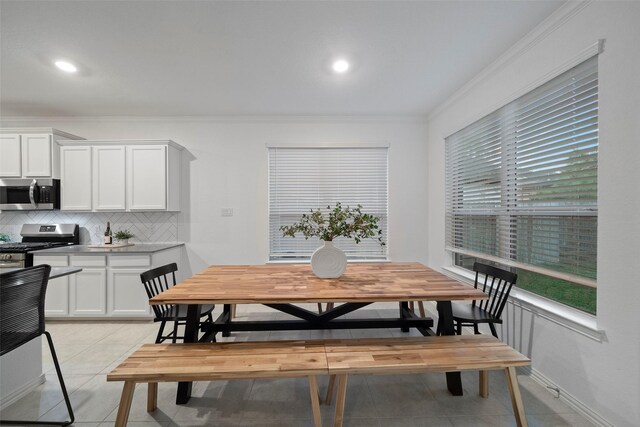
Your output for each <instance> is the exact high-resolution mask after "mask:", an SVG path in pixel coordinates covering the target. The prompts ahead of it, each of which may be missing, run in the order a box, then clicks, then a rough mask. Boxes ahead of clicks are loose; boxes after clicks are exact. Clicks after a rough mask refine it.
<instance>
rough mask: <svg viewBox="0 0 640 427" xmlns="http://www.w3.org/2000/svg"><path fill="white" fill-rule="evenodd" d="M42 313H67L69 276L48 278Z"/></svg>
mask: <svg viewBox="0 0 640 427" xmlns="http://www.w3.org/2000/svg"><path fill="white" fill-rule="evenodd" d="M44 314H45V316H47V317H50V316H56V317H58V316H67V315H68V314H69V276H63V277H58V278H57V279H51V280H49V283H48V284H47V294H46V297H45V304H44Z"/></svg>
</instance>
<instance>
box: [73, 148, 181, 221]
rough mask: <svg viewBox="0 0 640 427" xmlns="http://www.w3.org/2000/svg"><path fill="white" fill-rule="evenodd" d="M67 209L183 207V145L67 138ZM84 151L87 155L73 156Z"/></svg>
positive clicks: (136, 209)
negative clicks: (181, 202) (76, 141)
mask: <svg viewBox="0 0 640 427" xmlns="http://www.w3.org/2000/svg"><path fill="white" fill-rule="evenodd" d="M61 145H62V175H63V179H62V180H61V187H62V188H61V192H62V203H61V209H62V210H72V211H77V210H88V211H179V210H180V194H179V192H180V164H181V152H182V149H183V147H182V146H180V145H178V144H176V143H175V142H173V141H169V140H121V141H82V142H78V143H73V142H62V143H61ZM78 150H85V151H84V152H83V154H82V156H83V158H84V160H83V161H82V162H80V164H79V163H77V161H76V160H73V158H75V157H78V156H80V154H79V151H78Z"/></svg>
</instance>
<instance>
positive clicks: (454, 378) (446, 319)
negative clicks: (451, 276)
mask: <svg viewBox="0 0 640 427" xmlns="http://www.w3.org/2000/svg"><path fill="white" fill-rule="evenodd" d="M438 331H439V332H440V334H442V335H455V334H456V332H455V329H454V327H453V311H452V309H451V301H438ZM446 375H447V388H448V389H449V391H450V392H451V394H453V395H454V396H462V378H461V376H460V372H447V374H446Z"/></svg>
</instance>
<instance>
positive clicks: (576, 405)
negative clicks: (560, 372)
mask: <svg viewBox="0 0 640 427" xmlns="http://www.w3.org/2000/svg"><path fill="white" fill-rule="evenodd" d="M518 371H519V372H521V373H522V374H524V375H528V376H530V377H531V379H533V380H534V381H536V382H537V383H539V384H540V385H542V386H543V387H545V388H546V389H547V390H549V391H550V393H552V394H554V395H556V394H557V396H558V398H559V399H560V400H561V401H562V402H563V403H565V404H566V405H567V406H569V407H570V408H571V409H573V410H574V411H576V412H577V413H579V414H580V415H582V416H583V417H585V418H586V419H588V420H589V421H591V422H592V423H593V424H594V425H596V426H598V427H614V425H613V424H611V423H610V422H609V421H607V420H605V419H604V418H602V417H601V416H600V415H599V414H598V413H596V412H595V411H594V410H593V409H591V408H590V407H589V406H587V405H585V404H584V403H582V402H581V401H579V400H578V399H576V398H575V397H574V396H573V395H572V394H571V393H569V392H568V391H567V390H565V389H563V388H561V387H559V386H558V385H557V384H555V383H554V382H553V381H551V380H550V379H549V378H547V377H546V376H544V375H543V374H541V373H540V372H539V371H537V370H536V369H533V368H531V367H529V366H525V367H523V368H518Z"/></svg>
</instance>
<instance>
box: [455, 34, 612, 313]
mask: <svg viewBox="0 0 640 427" xmlns="http://www.w3.org/2000/svg"><path fill="white" fill-rule="evenodd" d="M600 49H601V46H600V45H598V51H597V52H594V53H593V54H591V55H589V56H587V57H580V58H579V59H580V60H579V61H575V63H573V64H570V65H568V66H566V67H565V68H564V69H562V70H560V71H559V72H557V73H555V75H553V76H551V78H547V79H545V80H543V81H540V82H539V83H537V84H536V85H535V86H534V87H533V88H530V89H529V88H528V89H527V91H526V92H524V93H522V94H521V95H519V96H516V97H513V98H512V99H511V100H510V101H508V102H505V103H503V104H502V105H501V106H499V107H498V108H494V109H492V111H491V112H490V113H489V114H486V115H484V116H483V117H481V118H479V119H478V120H475V121H473V122H471V123H470V124H468V125H467V126H464V127H461V128H459V129H460V130H459V131H458V132H461V131H464V130H466V129H467V128H469V127H472V126H473V125H475V124H476V123H479V122H481V121H482V120H484V119H490V116H492V115H494V114H506V115H509V114H510V112H509V111H506V112H505V111H503V112H501V111H500V110H503V109H506V108H507V107H508V106H509V104H510V103H512V102H514V101H517V100H518V99H520V98H524V97H526V96H527V95H528V94H529V93H530V92H531V91H534V90H535V89H537V88H538V87H540V86H542V85H544V84H546V83H548V82H550V81H552V80H553V79H554V78H555V77H557V76H559V75H560V74H562V73H564V72H566V71H569V70H570V69H572V68H573V67H576V66H579V65H580V64H581V63H582V62H585V61H587V60H589V59H591V58H592V57H593V56H595V54H597V53H599V52H600ZM595 67H596V73H597V60H596V65H595ZM597 116H598V113H596V127H597ZM453 134H454V133H451V135H453ZM446 139H447V138H445V140H446ZM505 145H506V146H507V148H512V149H514V150H515V145H512V146H510V147H509V145H508V144H505V143H503V142H501V143H500V148H501V149H503V150H504V149H505ZM596 150H597V148H596ZM596 156H597V154H596ZM506 157H508V158H509V159H511V158H513V153H507V154H506ZM501 165H502V166H501V168H500V174H501V177H500V183H499V186H500V188H503V187H504V186H505V182H508V181H505V180H503V178H504V175H506V174H507V173H508V168H507V167H504V165H505V161H504V160H501ZM450 173H451V171H450V170H449V167H448V160H447V167H446V168H445V176H446V184H445V187H446V188H447V190H446V192H445V193H446V196H445V197H446V204H445V216H446V217H447V220H446V223H447V224H446V229H445V236H446V239H445V250H446V251H447V253H448V255H449V260H450V261H449V265H450V267H449V266H445V267H444V268H445V269H453V270H456V269H460V270H464V271H467V270H466V269H464V268H463V267H460V266H458V265H456V256H455V255H456V253H458V254H464V255H470V256H474V257H478V258H484V259H487V260H490V261H493V262H497V263H500V264H503V265H507V266H511V267H517V268H521V269H525V270H528V271H532V272H534V273H538V274H543V275H546V276H550V277H555V278H558V279H562V280H566V281H569V282H572V283H574V284H576V285H577V286H579V285H583V286H589V287H593V288H597V286H596V285H597V281H596V279H590V278H586V277H585V278H581V277H580V276H577V275H574V274H565V273H562V272H558V271H554V270H549V269H546V268H542V267H538V266H536V265H533V264H528V263H523V262H519V261H515V260H514V259H510V253H512V250H511V249H509V250H505V249H504V248H505V247H507V246H508V245H509V244H511V245H513V244H514V243H513V242H511V243H509V242H506V243H505V242H502V241H501V240H502V239H504V238H505V237H504V236H503V237H498V238H497V239H496V245H497V256H496V255H490V254H486V253H483V252H477V251H473V250H465V249H461V248H455V247H453V246H452V245H450V244H449V243H450V242H449V239H450V237H449V234H450V232H451V231H450V221H454V220H456V219H455V218H454V214H462V215H469V216H472V215H485V216H491V217H494V218H495V219H496V224H497V225H496V229H497V228H499V227H500V225H499V224H498V222H499V221H500V218H501V216H502V218H506V223H508V224H512V223H513V222H512V220H513V218H517V217H518V216H520V215H522V214H525V215H527V216H538V215H539V216H553V217H554V218H560V219H561V218H562V217H566V216H591V217H595V222H596V234H597V217H598V210H597V200H596V206H595V208H587V209H584V208H578V209H575V208H574V207H571V206H568V207H564V206H562V207H558V206H548V207H546V208H541V207H534V208H533V209H531V208H521V207H516V206H515V201H514V199H512V198H511V194H507V195H506V197H505V195H504V194H503V199H502V203H503V204H502V205H501V206H499V207H494V208H487V209H486V210H484V211H482V210H476V211H475V212H468V213H466V214H465V213H464V212H463V211H462V210H458V211H456V210H455V209H453V208H452V206H454V205H455V201H454V198H455V195H454V194H452V193H450V192H449V185H450V184H449V180H450V179H451V178H450ZM596 185H597V174H596ZM507 187H508V185H507ZM517 191H518V190H515V189H513V188H512V189H511V192H512V194H516V193H517ZM503 221H505V220H504V219H503ZM451 227H453V226H451ZM513 227H514V226H513V225H509V226H508V230H511V229H512V228H513ZM452 229H455V228H452ZM504 234H505V236H506V238H509V237H510V236H513V234H512V231H509V232H508V233H504ZM595 251H596V253H597V242H596V245H595ZM505 253H506V256H503V255H504V254H505ZM596 256H597V255H596ZM520 292H525V293H526V294H531V295H536V294H532V293H531V292H528V291H526V290H522V289H521V290H520ZM536 297H539V298H543V299H547V298H545V297H543V296H538V295H536ZM549 301H553V300H549ZM553 302H554V303H555V304H558V305H561V306H564V307H567V308H571V307H569V306H565V305H564V304H562V303H561V302H556V301H553ZM571 309H572V310H576V311H579V310H578V309H573V308H571ZM585 314H586V313H585Z"/></svg>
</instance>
